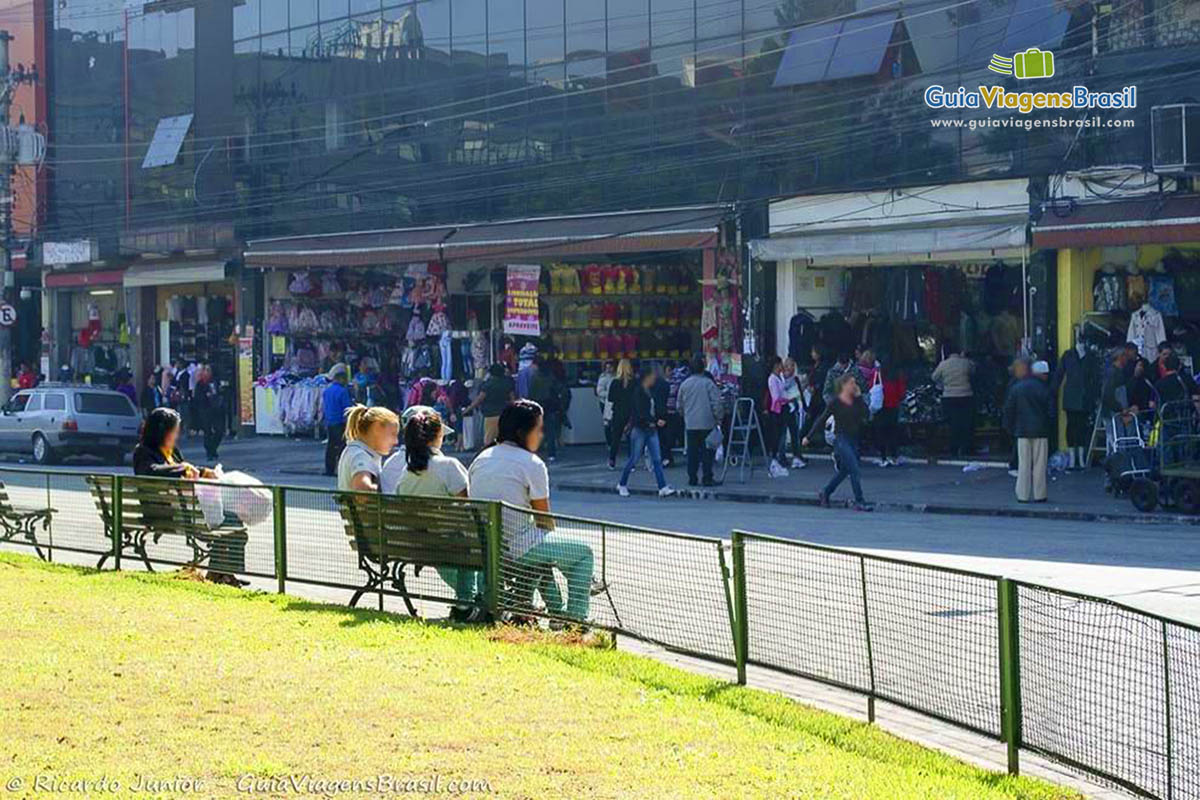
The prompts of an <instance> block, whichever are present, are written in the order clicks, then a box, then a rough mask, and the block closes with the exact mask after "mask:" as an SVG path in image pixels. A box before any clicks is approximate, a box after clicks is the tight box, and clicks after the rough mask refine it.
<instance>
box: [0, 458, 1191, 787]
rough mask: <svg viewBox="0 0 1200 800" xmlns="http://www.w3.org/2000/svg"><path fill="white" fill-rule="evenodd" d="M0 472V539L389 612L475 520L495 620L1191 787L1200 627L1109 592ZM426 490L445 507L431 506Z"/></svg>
mask: <svg viewBox="0 0 1200 800" xmlns="http://www.w3.org/2000/svg"><path fill="white" fill-rule="evenodd" d="M0 478H2V479H3V483H4V487H5V490H4V492H3V493H2V494H0V543H10V544H15V545H21V546H24V547H27V548H30V549H32V550H34V551H35V552H36V553H37V554H38V555H39V556H41V557H43V558H47V559H51V560H52V559H54V558H55V555H56V554H59V553H63V554H66V553H72V554H76V555H77V556H78V555H79V554H84V555H90V556H94V557H95V558H96V560H97V563H98V564H99V563H100V562H101V561H103V565H104V566H106V567H112V568H116V569H120V568H123V567H127V566H129V565H130V563H133V564H134V566H135V568H143V567H144V568H151V569H156V568H159V567H160V566H187V565H196V564H200V565H203V566H205V567H207V568H208V569H210V570H224V571H229V572H233V573H235V574H237V575H239V576H243V577H257V578H260V579H268V580H271V581H272V582H274V583H275V585H276V587H277V589H278V590H279V591H280V592H284V591H286V590H287V586H288V584H289V583H293V584H305V585H309V586H313V587H322V589H321V591H325V592H326V593H327V598H328V599H330V600H343V601H344V600H348V599H350V597H351V596H352V595H354V594H355V593H359V594H362V590H364V587H366V586H367V585H368V583H369V581H368V573H369V572H371V571H374V572H376V573H380V574H381V575H385V577H384V578H383V579H381V580H376V581H375V582H374V583H373V584H370V588H369V590H368V591H367V592H366V594H365V595H363V596H365V597H368V598H370V602H371V603H372V604H374V605H377V606H378V607H379V608H395V609H397V610H398V609H399V608H400V607H399V606H398V605H397V603H398V602H399V601H401V600H406V599H410V598H411V599H415V600H416V601H418V602H433V603H445V604H452V603H454V602H455V601H456V599H457V600H458V601H460V602H461V600H462V597H461V589H460V590H459V596H458V597H457V598H456V593H455V589H454V587H452V586H451V585H450V584H449V582H448V572H447V571H446V570H438V569H436V567H437V566H438V563H435V562H437V561H438V555H437V554H436V553H434V554H433V555H431V556H430V557H429V562H430V563H427V564H426V565H425V566H424V567H423V568H422V569H419V570H418V569H417V568H416V567H417V566H418V565H417V564H416V563H414V562H411V561H409V562H405V561H404V560H403V559H401V558H400V557H399V556H396V557H392V556H389V555H388V553H405V552H409V551H406V550H404V549H403V548H404V547H405V546H406V545H405V544H404V542H402V541H400V539H402V538H403V537H404V536H411V535H413V533H414V530H415V532H416V534H417V535H418V536H419V534H420V533H421V523H420V522H419V520H420V519H422V518H433V517H431V516H430V515H431V514H432V515H434V516H438V517H442V518H445V519H453V520H461V521H462V525H463V526H464V527H471V526H473V525H476V524H477V526H478V540H477V541H475V542H474V543H472V542H471V540H472V536H473V535H474V534H472V535H470V536H465V537H458V538H460V539H463V541H465V542H467V545H466V546H469V547H470V548H471V550H472V552H473V553H475V554H476V555H475V556H472V557H478V558H480V559H481V560H480V562H479V563H480V565H481V566H482V569H481V570H480V574H481V575H482V576H483V580H482V584H483V585H485V586H486V587H487V588H486V590H482V591H481V594H480V595H479V602H480V603H483V604H485V605H486V606H487V607H488V608H489V610H491V611H492V612H494V613H500V612H511V613H515V614H521V615H531V616H538V617H543V618H547V617H548V618H557V619H562V620H568V621H569V620H572V619H577V618H580V617H583V618H586V620H587V621H588V623H589V624H591V625H594V626H598V627H603V628H607V629H610V630H612V631H615V632H619V633H621V634H623V635H629V636H633V637H636V638H639V639H642V640H645V641H648V642H653V643H657V644H660V645H662V646H664V647H667V648H669V649H672V650H675V651H679V652H683V653H688V654H691V655H694V656H699V657H701V658H705V659H708V660H711V661H715V662H721V663H727V664H732V665H735V666H736V667H737V672H738V678H739V682H744V681H745V679H746V668H747V666H748V665H753V666H758V667H764V668H769V669H772V670H775V671H778V672H782V673H787V674H792V675H796V676H799V677H803V678H806V679H810V680H815V681H819V682H822V683H825V684H829V685H831V686H835V687H839V688H842V689H847V690H851V691H854V692H857V693H860V694H862V695H864V696H865V697H866V701H867V712H868V717H869V718H871V719H873V718H874V711H875V703H876V701H877V700H880V701H886V702H888V703H892V704H895V705H899V706H902V707H905V708H908V709H912V710H914V711H917V712H920V713H923V714H925V715H928V716H930V717H934V718H937V719H939V720H942V721H945V722H948V723H951V724H953V725H956V726H959V727H962V728H964V729H968V730H971V731H974V732H977V733H980V734H983V735H985V736H988V737H991V738H993V739H996V740H998V741H1003V742H1005V743H1006V744H1007V749H1008V761H1009V769H1010V771H1012V772H1016V771H1017V770H1018V767H1019V752H1020V750H1022V749H1025V750H1027V751H1030V752H1035V753H1038V754H1041V755H1044V756H1046V757H1049V758H1051V759H1054V760H1057V761H1059V762H1061V763H1064V764H1067V765H1069V766H1071V767H1073V768H1075V769H1078V770H1080V771H1082V772H1084V773H1086V774H1088V775H1091V776H1093V777H1095V778H1098V779H1100V780H1103V781H1106V782H1109V783H1112V784H1116V785H1119V786H1121V787H1123V788H1125V789H1128V790H1130V791H1132V792H1135V793H1137V794H1141V795H1144V796H1147V797H1153V798H1162V799H1163V800H1200V627H1197V626H1194V625H1189V624H1186V623H1183V622H1180V621H1176V620H1171V619H1167V618H1164V617H1161V616H1157V615H1154V614H1149V613H1146V612H1144V611H1139V610H1137V609H1133V608H1130V607H1128V606H1125V605H1122V604H1119V603H1115V602H1112V601H1109V600H1106V599H1103V598H1098V597H1089V596H1086V595H1081V594H1077V593H1072V592H1066V591H1063V590H1060V589H1054V588H1050V587H1046V586H1038V585H1034V584H1029V583H1025V582H1020V581H1012V580H1008V579H1005V578H1002V577H1000V576H996V575H987V574H983V573H977V572H971V571H967V570H958V569H951V568H947V567H940V566H934V565H930V564H923V563H919V562H915V561H911V560H905V559H898V558H889V557H884V556H877V555H871V554H865V553H861V552H858V551H854V550H847V549H841V548H834V547H825V546H820V545H813V544H808V543H804V542H796V541H792V540H787V539H781V538H777V537H770V536H763V535H759V534H753V533H747V532H742V531H734V532H733V534H732V536H731V538H730V539H723V538H717V537H705V536H695V535H689V534H682V533H674V532H670V531H659V530H653V529H648V528H640V527H637V526H630V525H624V524H617V523H611V522H603V521H598V520H591V519H584V518H580V517H571V516H565V515H561V514H534V513H531V512H530V511H528V510H524V509H518V508H513V507H510V506H503V505H500V504H496V503H482V502H476V503H472V504H464V501H462V500H459V499H457V498H443V499H441V500H440V501H439V500H437V499H432V498H420V499H413V498H410V499H405V498H395V499H388V500H387V501H384V502H387V503H395V504H399V510H398V513H396V514H394V515H393V516H392V517H388V518H389V519H392V518H394V519H396V520H398V523H397V524H396V525H392V526H389V524H387V523H386V522H381V523H380V524H379V525H376V526H370V525H367V526H365V527H364V525H363V524H362V521H361V520H359V519H358V517H360V516H364V515H362V514H356V513H354V507H351V506H348V504H353V503H356V502H361V501H363V500H364V498H363V497H361V496H356V495H351V494H348V493H339V492H334V491H328V490H319V489H307V488H295V487H284V486H274V487H229V486H219V487H214V486H213V485H210V484H203V483H192V484H188V483H182V482H180V483H176V482H169V481H150V482H149V484H148V483H147V481H145V480H144V479H133V478H128V477H122V476H113V475H83V474H79V473H63V472H46V471H37V470H25V469H6V468H0ZM163 487H165V488H166V489H169V490H170V491H164V489H163ZM162 497H166V498H167V501H166V502H168V503H169V506H170V507H169V509H168V510H167V511H164V510H163V508H162V507H161V506H160V505H156V503H158V504H161V503H162V502H164V501H163V500H162V499H161V498H162ZM356 497H357V498H358V499H357V500H356ZM217 498H219V502H218V500H217ZM371 502H374V503H379V502H380V501H379V500H378V498H375V499H373V500H372V501H371ZM439 502H442V503H445V504H455V507H454V508H453V509H451V508H449V507H447V508H446V509H444V511H445V513H444V514H442V513H440V512H439V509H438V506H437V503H439ZM406 504H407V505H406ZM431 504H432V506H431ZM476 507H477V508H476ZM372 508H375V506H372ZM406 509H409V510H411V512H412V513H407V511H406ZM418 512H419V513H418ZM373 513H378V512H373ZM155 514H157V515H158V516H157V517H156V516H154V515H155ZM455 515H457V516H455ZM366 516H369V515H366ZM380 519H381V520H382V519H384V516H383V515H382V514H381V515H380ZM472 521H473V522H472ZM455 524H457V523H455ZM451 527H454V525H451ZM367 528H369V530H367ZM372 537H374V538H372ZM396 548H400V549H396ZM389 558H392V561H391V563H390V564H389V563H387V561H388V559H389ZM457 563H467V562H463V561H461V557H460V560H459V561H458V562H457ZM450 574H452V573H450ZM405 596H407V597H405ZM581 610H582V613H580V611H581Z"/></svg>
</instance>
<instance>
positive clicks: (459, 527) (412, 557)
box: [337, 493, 493, 617]
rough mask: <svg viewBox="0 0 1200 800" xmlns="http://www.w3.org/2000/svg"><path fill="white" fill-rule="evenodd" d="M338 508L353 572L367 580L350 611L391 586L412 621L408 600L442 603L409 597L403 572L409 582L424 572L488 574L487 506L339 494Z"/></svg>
mask: <svg viewBox="0 0 1200 800" xmlns="http://www.w3.org/2000/svg"><path fill="white" fill-rule="evenodd" d="M337 502H338V508H339V510H340V511H341V515H342V521H343V523H344V524H345V531H346V537H347V538H348V539H349V541H350V546H351V547H352V548H353V549H354V551H355V552H356V553H357V554H358V568H359V569H360V570H362V571H363V572H364V573H365V574H366V576H367V582H366V583H365V584H363V585H362V586H361V587H359V588H358V589H356V590H355V592H354V595H353V596H352V597H351V598H350V605H351V606H352V607H353V606H355V605H357V604H358V601H359V599H360V598H361V597H362V596H363V595H364V594H366V593H367V592H373V591H382V590H383V588H384V587H385V586H391V587H392V589H394V590H395V592H396V593H397V594H398V595H400V597H401V599H403V600H404V605H405V606H406V607H407V608H408V613H409V614H411V615H412V616H414V617H415V616H418V615H417V609H416V607H415V606H413V599H418V600H421V599H427V600H434V601H439V602H444V598H436V597H425V596H421V595H414V594H411V593H410V592H409V591H408V587H407V585H406V584H405V569H406V568H408V567H411V568H412V571H413V576H414V577H417V576H420V574H421V570H422V569H424V568H426V567H430V568H433V569H437V568H439V567H452V568H455V569H474V570H481V571H486V570H487V528H488V520H487V513H486V512H487V506H486V505H484V504H482V503H480V502H478V501H471V500H466V499H463V498H457V497H398V496H390V495H373V494H365V493H363V494H359V493H343V494H339V495H338V496H337ZM492 578H493V576H491V575H487V576H486V579H487V580H492Z"/></svg>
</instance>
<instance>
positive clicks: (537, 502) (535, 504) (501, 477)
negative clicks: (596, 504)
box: [469, 400, 592, 622]
mask: <svg viewBox="0 0 1200 800" xmlns="http://www.w3.org/2000/svg"><path fill="white" fill-rule="evenodd" d="M497 427H498V428H499V431H498V436H497V440H496V443H495V444H493V445H491V446H490V447H487V448H485V449H484V450H483V451H482V452H481V453H480V454H479V455H478V456H476V458H475V460H474V461H473V462H472V463H471V469H470V472H469V474H470V478H471V490H470V491H471V497H473V498H475V499H477V500H503V501H505V502H507V503H509V504H510V505H514V506H516V507H518V508H527V509H530V510H531V511H533V512H535V513H532V514H522V515H520V521H519V523H517V524H511V522H512V515H511V512H509V511H507V510H506V511H505V512H504V515H505V526H504V527H505V531H504V549H505V562H506V563H507V565H508V568H509V569H511V570H512V571H513V572H514V573H515V574H514V575H513V580H512V582H513V584H514V585H515V588H516V590H517V592H518V602H519V603H520V604H521V605H522V606H524V607H526V608H530V609H532V605H533V592H534V590H535V589H536V590H538V591H539V592H540V593H541V595H542V599H543V600H545V602H546V610H547V612H548V613H549V614H551V615H553V616H557V617H567V618H569V619H573V620H577V621H579V622H583V621H584V620H586V619H587V614H588V602H589V599H590V597H591V585H592V549H591V548H590V547H588V546H587V544H585V543H583V542H580V541H578V540H576V539H572V538H569V537H566V536H563V535H561V534H558V533H555V532H554V519H553V518H552V517H550V516H548V514H549V511H550V476H549V474H548V473H547V471H546V464H545V462H543V461H542V459H540V458H538V456H537V451H538V448H539V447H540V446H541V444H542V439H543V437H544V435H545V429H544V427H543V415H542V407H541V406H539V405H538V404H537V403H535V402H533V401H532V400H517V401H516V402H515V403H511V404H510V405H508V406H507V407H506V408H505V409H504V411H502V412H501V413H500V422H499V424H498V426H497ZM539 511H540V512H543V513H542V514H538V513H536V512H539ZM555 567H558V569H559V571H560V572H562V574H563V576H564V577H565V578H566V579H567V601H566V604H565V605H564V604H563V599H562V593H561V592H560V591H559V589H558V584H557V583H556V582H555V580H554V575H553V569H554V568H555Z"/></svg>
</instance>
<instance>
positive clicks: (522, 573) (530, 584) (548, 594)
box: [512, 533, 593, 622]
mask: <svg viewBox="0 0 1200 800" xmlns="http://www.w3.org/2000/svg"><path fill="white" fill-rule="evenodd" d="M592 560H593V559H592V548H590V547H588V546H587V545H586V544H585V543H583V542H581V541H578V540H576V539H571V538H569V537H566V536H562V535H559V534H556V533H547V534H546V538H545V539H543V540H542V541H541V543H540V544H537V545H534V546H533V547H532V548H531V549H530V550H528V551H527V552H526V553H525V554H524V555H523V556H521V557H520V558H518V559H517V560H516V562H515V567H514V569H513V572H514V573H515V574H514V575H513V580H512V583H513V587H514V588H515V590H516V592H517V603H518V606H519V607H524V608H532V607H533V592H534V590H535V589H536V590H537V591H539V592H541V595H542V599H543V600H545V601H546V610H547V611H548V612H549V613H551V614H554V615H556V616H564V617H569V618H571V619H575V620H579V621H580V622H582V621H584V620H586V619H587V614H588V604H589V602H590V600H591V591H592ZM555 567H558V570H559V572H561V573H562V574H563V577H564V578H566V579H567V601H566V604H565V605H564V604H563V597H562V592H560V591H559V589H558V583H557V582H556V581H555V579H554V568H555Z"/></svg>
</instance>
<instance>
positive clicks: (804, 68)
mask: <svg viewBox="0 0 1200 800" xmlns="http://www.w3.org/2000/svg"><path fill="white" fill-rule="evenodd" d="M898 18H899V15H898V14H897V13H896V12H895V11H888V12H884V13H878V14H868V15H866V16H863V17H854V18H852V19H846V20H836V21H833V22H822V23H819V24H817V25H809V26H807V27H804V28H799V29H797V30H795V31H793V32H792V35H791V37H789V39H788V45H787V48H786V49H785V50H784V51H783V58H782V59H780V61H779V69H777V70H776V71H775V81H774V82H773V83H772V84H771V85H772V86H773V87H775V88H776V89H778V88H781V87H784V86H802V85H804V84H809V83H819V82H821V81H833V80H840V79H842V78H861V77H864V76H867V75H874V74H876V73H878V72H879V70H880V68H881V67H882V66H883V56H884V53H886V52H887V47H888V44H889V43H890V42H891V40H892V33H893V31H894V30H895V27H896V21H897V20H898Z"/></svg>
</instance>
